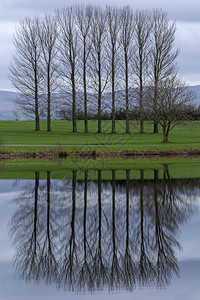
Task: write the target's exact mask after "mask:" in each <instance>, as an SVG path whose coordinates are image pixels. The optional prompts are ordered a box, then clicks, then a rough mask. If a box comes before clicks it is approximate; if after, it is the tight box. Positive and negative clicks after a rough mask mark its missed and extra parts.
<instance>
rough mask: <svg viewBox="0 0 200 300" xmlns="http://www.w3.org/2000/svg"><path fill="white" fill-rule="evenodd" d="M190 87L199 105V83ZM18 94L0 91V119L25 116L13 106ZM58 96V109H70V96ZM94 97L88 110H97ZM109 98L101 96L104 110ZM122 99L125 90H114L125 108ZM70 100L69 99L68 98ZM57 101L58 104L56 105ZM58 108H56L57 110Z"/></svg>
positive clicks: (117, 98) (195, 102)
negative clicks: (16, 114)
mask: <svg viewBox="0 0 200 300" xmlns="http://www.w3.org/2000/svg"><path fill="white" fill-rule="evenodd" d="M188 88H190V89H191V90H192V91H193V92H194V93H195V94H196V97H195V100H194V101H193V103H194V105H195V106H199V105H200V85H196V86H190V87H188ZM18 96H19V93H16V92H9V91H0V120H15V116H14V114H13V112H14V111H17V112H18V115H19V116H20V119H21V120H22V119H26V117H24V116H23V113H22V111H20V110H19V109H16V108H15V105H14V103H13V100H14V99H17V97H18ZM58 98H60V100H58V99H57V100H56V103H57V105H56V106H57V107H59V109H70V107H71V105H69V103H68V105H66V103H67V101H66V100H65V99H64V98H68V99H70V98H71V96H70V95H67V97H64V96H63V97H58ZM78 98H79V99H78V101H77V102H78V105H77V108H78V109H80V110H82V107H83V95H81V93H79V97H78ZM95 98H96V97H95V96H94V95H90V96H89V97H88V100H89V103H88V108H89V110H90V109H92V110H97V100H96V99H95ZM110 99H111V94H110V93H105V94H104V96H103V98H102V107H103V108H104V109H106V110H111V107H110V103H111V102H110V101H109V100H110ZM124 99H125V92H124V91H118V92H116V107H118V108H119V107H122V108H125V103H124ZM70 100H71V99H70ZM58 102H59V105H58ZM69 106H70V107H69ZM59 109H58V108H57V109H56V110H57V111H58V110H59Z"/></svg>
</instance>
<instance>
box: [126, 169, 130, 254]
mask: <svg viewBox="0 0 200 300" xmlns="http://www.w3.org/2000/svg"><path fill="white" fill-rule="evenodd" d="M129 181H130V170H127V171H126V252H129Z"/></svg>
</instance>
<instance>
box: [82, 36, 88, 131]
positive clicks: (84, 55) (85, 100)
mask: <svg viewBox="0 0 200 300" xmlns="http://www.w3.org/2000/svg"><path fill="white" fill-rule="evenodd" d="M85 48H86V45H85V39H84V49H83V89H84V122H85V133H88V118H87V84H86V49H85Z"/></svg>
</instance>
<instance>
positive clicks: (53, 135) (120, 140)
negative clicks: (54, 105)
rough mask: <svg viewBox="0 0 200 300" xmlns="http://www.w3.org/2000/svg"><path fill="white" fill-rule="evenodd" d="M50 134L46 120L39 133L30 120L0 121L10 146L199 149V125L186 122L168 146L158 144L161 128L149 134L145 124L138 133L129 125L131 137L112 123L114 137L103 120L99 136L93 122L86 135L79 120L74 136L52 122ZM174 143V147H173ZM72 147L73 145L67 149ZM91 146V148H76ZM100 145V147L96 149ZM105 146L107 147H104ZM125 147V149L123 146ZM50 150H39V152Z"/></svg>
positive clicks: (0, 133)
mask: <svg viewBox="0 0 200 300" xmlns="http://www.w3.org/2000/svg"><path fill="white" fill-rule="evenodd" d="M51 124H52V131H51V132H47V131H46V121H41V131H39V132H36V131H35V130H34V121H0V141H1V142H2V143H3V144H13V145H23V144H25V145H55V146H56V145H57V146H58V145H69V146H67V147H63V148H62V150H66V151H74V150H77V149H78V150H80V149H81V150H87V149H89V148H91V149H95V150H107V151H121V150H122V149H124V148H126V149H139V150H142V149H144V150H145V149H152V150H163V149H185V148H189V147H196V148H200V123H198V122H188V123H187V124H184V125H179V126H176V127H175V128H174V129H173V131H172V132H170V136H169V141H170V142H169V143H168V144H163V143H162V131H161V128H160V130H159V133H158V134H153V133H152V129H153V126H152V124H151V123H150V122H146V123H145V133H144V134H140V133H139V125H138V123H137V122H131V125H130V127H131V134H125V133H124V132H125V121H117V122H116V131H117V133H116V134H111V133H110V132H111V121H103V123H102V124H103V125H102V128H103V133H102V134H97V133H96V131H97V121H89V133H88V134H85V133H84V123H83V121H78V122H77V129H78V133H72V123H71V121H63V120H53V121H52V123H51ZM177 144H178V145H177ZM188 144H189V145H188ZM196 144H199V145H196ZM70 145H76V146H70ZM80 145H91V146H85V147H84V146H80ZM97 145H101V146H97ZM108 145H109V146H108ZM125 145H126V146H125ZM48 148H51V147H40V148H38V149H39V150H43V149H48ZM21 149H24V150H36V149H35V147H32V146H26V148H22V147H18V146H15V147H14V148H13V147H7V148H6V150H21Z"/></svg>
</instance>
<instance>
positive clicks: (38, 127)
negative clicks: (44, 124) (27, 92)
mask: <svg viewBox="0 0 200 300" xmlns="http://www.w3.org/2000/svg"><path fill="white" fill-rule="evenodd" d="M35 130H36V131H39V130H40V121H39V109H38V81H37V65H36V64H35Z"/></svg>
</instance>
